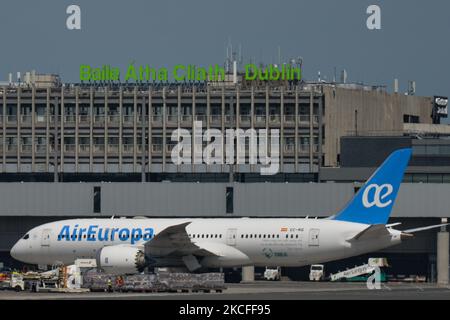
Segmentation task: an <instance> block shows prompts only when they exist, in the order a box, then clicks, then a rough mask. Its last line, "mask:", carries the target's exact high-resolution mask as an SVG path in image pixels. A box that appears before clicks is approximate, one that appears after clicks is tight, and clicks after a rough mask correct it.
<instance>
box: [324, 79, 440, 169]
mask: <svg viewBox="0 0 450 320" xmlns="http://www.w3.org/2000/svg"><path fill="white" fill-rule="evenodd" d="M323 92H324V96H325V116H324V123H325V135H326V139H325V145H324V154H325V166H337V155H338V154H339V153H340V141H339V139H340V137H341V136H346V135H349V134H352V133H353V132H354V131H355V110H357V111H358V116H357V119H358V120H357V121H358V123H357V125H358V132H359V133H361V134H367V133H372V134H375V133H377V134H379V135H402V134H403V115H404V114H409V115H416V116H419V117H420V122H421V123H431V122H432V121H431V109H432V103H431V102H432V98H429V97H416V96H405V95H402V94H388V93H386V92H379V91H364V90H356V89H353V90H349V89H342V88H332V87H324V88H323Z"/></svg>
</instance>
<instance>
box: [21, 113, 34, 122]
mask: <svg viewBox="0 0 450 320" xmlns="http://www.w3.org/2000/svg"><path fill="white" fill-rule="evenodd" d="M32 119H33V116H32V115H31V114H26V115H21V116H20V121H21V122H22V123H31V121H32Z"/></svg>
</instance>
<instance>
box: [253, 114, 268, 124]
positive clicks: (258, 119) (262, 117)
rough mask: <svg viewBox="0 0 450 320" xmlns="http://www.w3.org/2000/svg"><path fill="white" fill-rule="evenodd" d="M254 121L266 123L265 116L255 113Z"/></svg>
mask: <svg viewBox="0 0 450 320" xmlns="http://www.w3.org/2000/svg"><path fill="white" fill-rule="evenodd" d="M255 123H256V124H265V123H266V116H261V115H256V116H255Z"/></svg>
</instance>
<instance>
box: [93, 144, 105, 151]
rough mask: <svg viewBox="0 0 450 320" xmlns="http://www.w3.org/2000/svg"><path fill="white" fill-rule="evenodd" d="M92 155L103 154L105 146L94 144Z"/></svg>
mask: <svg viewBox="0 0 450 320" xmlns="http://www.w3.org/2000/svg"><path fill="white" fill-rule="evenodd" d="M93 151H94V153H103V152H105V145H104V144H94V150H93Z"/></svg>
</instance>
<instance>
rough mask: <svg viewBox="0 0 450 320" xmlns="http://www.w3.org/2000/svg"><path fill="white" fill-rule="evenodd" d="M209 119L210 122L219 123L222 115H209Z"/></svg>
mask: <svg viewBox="0 0 450 320" xmlns="http://www.w3.org/2000/svg"><path fill="white" fill-rule="evenodd" d="M209 121H210V123H212V124H220V123H222V116H218V115H212V116H209Z"/></svg>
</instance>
